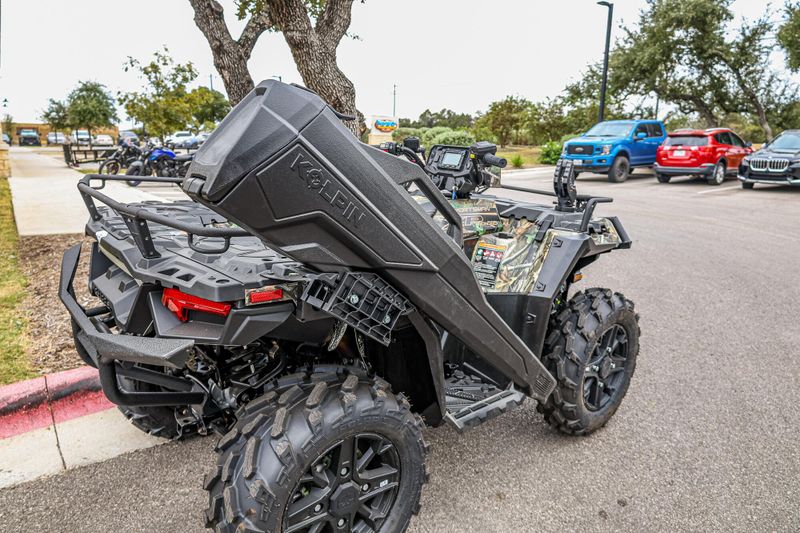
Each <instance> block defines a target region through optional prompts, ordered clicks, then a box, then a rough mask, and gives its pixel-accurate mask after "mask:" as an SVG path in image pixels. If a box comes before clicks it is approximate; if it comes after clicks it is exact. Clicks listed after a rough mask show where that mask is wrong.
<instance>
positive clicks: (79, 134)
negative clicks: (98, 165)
mask: <svg viewBox="0 0 800 533" xmlns="http://www.w3.org/2000/svg"><path fill="white" fill-rule="evenodd" d="M70 137H71V139H72V144H89V141H91V140H92V137H91V136H90V135H89V132H88V131H86V130H76V131H73V132H72V135H70Z"/></svg>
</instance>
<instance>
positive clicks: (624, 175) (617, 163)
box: [608, 155, 631, 183]
mask: <svg viewBox="0 0 800 533" xmlns="http://www.w3.org/2000/svg"><path fill="white" fill-rule="evenodd" d="M630 173H631V163H630V161H628V158H627V157H625V156H624V155H619V156H617V157H616V159H614V162H613V163H612V164H611V168H610V169H609V170H608V181H610V182H611V183H622V182H624V181H625V180H627V179H628V176H630Z"/></svg>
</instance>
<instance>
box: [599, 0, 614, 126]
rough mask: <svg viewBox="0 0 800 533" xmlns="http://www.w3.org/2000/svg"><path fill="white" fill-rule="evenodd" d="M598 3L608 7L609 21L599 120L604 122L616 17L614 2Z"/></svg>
mask: <svg viewBox="0 0 800 533" xmlns="http://www.w3.org/2000/svg"><path fill="white" fill-rule="evenodd" d="M597 4H598V5H601V6H606V7H607V8H608V22H607V24H606V53H605V57H604V58H603V83H602V85H601V86H600V112H599V113H598V115H599V116H598V122H603V116H604V115H605V113H606V88H607V87H608V52H609V48H611V20H612V19H613V17H614V4H612V3H611V2H597Z"/></svg>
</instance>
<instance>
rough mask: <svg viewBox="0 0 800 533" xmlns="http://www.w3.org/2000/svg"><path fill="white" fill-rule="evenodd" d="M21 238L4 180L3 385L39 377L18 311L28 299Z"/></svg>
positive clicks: (0, 193) (0, 238)
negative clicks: (29, 360) (29, 355)
mask: <svg viewBox="0 0 800 533" xmlns="http://www.w3.org/2000/svg"><path fill="white" fill-rule="evenodd" d="M25 286H26V281H25V276H23V275H22V272H20V269H19V237H18V236H17V226H16V224H14V212H13V209H12V207H11V189H9V187H8V180H7V179H5V178H3V179H0V385H2V384H6V383H12V382H14V381H19V380H21V379H27V378H31V377H34V376H36V373H35V372H34V371H33V368H32V367H31V365H30V363H29V362H28V359H27V357H26V355H25V342H26V332H27V322H26V320H25V319H24V317H23V316H22V313H21V311H20V310H19V309H18V307H19V304H20V302H21V301H22V299H23V298H24V297H25Z"/></svg>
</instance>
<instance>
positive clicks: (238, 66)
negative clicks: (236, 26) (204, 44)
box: [189, 0, 272, 105]
mask: <svg viewBox="0 0 800 533" xmlns="http://www.w3.org/2000/svg"><path fill="white" fill-rule="evenodd" d="M189 3H190V4H191V5H192V8H193V9H194V21H195V24H197V27H198V28H199V29H200V31H201V32H203V35H204V36H205V38H206V40H207V41H208V44H209V46H210V47H211V54H212V56H213V57H214V67H215V68H216V69H217V72H219V75H220V76H221V77H222V83H223V84H224V85H225V92H226V93H228V100H230V103H231V105H236V104H238V103H239V102H240V101H241V100H242V98H244V97H245V96H246V95H247V93H249V92H250V91H252V90H253V87H254V84H253V78H252V77H251V76H250V71H249V70H248V68H247V61H248V60H249V59H250V54H251V53H252V51H253V46H255V43H256V41H257V40H258V37H259V36H260V35H261V34H262V33H263V32H264V31H266V30H267V29H268V28H270V27H271V26H272V23H271V22H270V20H269V17H268V16H267V14H266V13H264V12H259V13H256V14H254V15H253V16H252V17H251V18H250V20H248V21H247V25H246V26H245V29H244V30H243V31H242V35H241V36H240V37H239V40H238V41H237V40H235V39H233V37H231V34H230V32H229V31H228V26H227V25H226V24H225V15H224V12H223V9H222V6H221V5H220V4H219V2H217V1H216V0H189Z"/></svg>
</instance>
